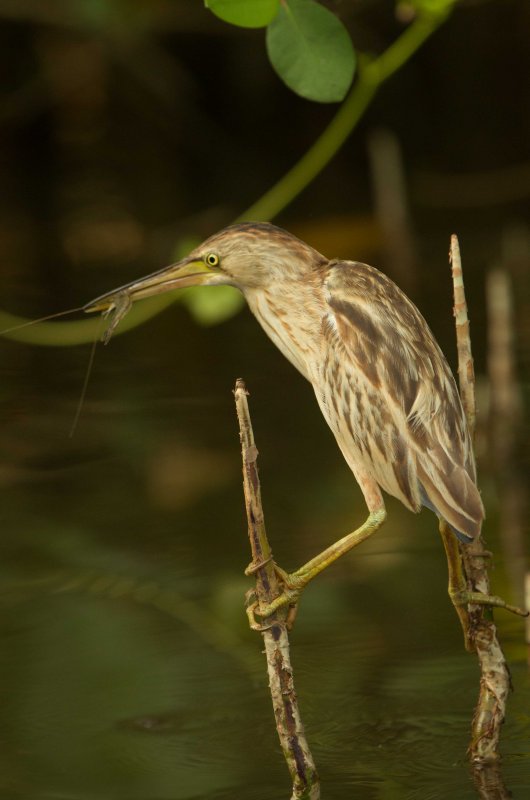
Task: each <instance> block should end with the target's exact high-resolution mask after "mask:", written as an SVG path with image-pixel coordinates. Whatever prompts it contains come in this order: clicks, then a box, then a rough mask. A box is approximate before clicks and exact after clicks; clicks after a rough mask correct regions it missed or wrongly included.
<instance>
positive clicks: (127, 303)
mask: <svg viewBox="0 0 530 800" xmlns="http://www.w3.org/2000/svg"><path fill="white" fill-rule="evenodd" d="M132 303H133V301H132V300H131V296H130V294H129V293H128V292H119V293H118V294H117V295H116V297H115V299H114V300H113V301H112V303H111V304H110V305H109V307H108V308H107V309H106V311H104V312H103V317H105V318H107V317H108V319H109V322H108V325H107V327H106V329H105V331H104V333H103V336H102V337H101V341H102V342H103V344H108V343H109V342H110V340H111V338H112V334H113V333H114V331H115V330H116V328H117V327H118V325H119V324H120V322H121V321H122V319H123V318H124V316H125V315H126V314H128V313H129V311H130V310H131V307H132Z"/></svg>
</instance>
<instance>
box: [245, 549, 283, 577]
mask: <svg viewBox="0 0 530 800" xmlns="http://www.w3.org/2000/svg"><path fill="white" fill-rule="evenodd" d="M271 561H272V553H271V554H270V556H269V557H268V558H264V559H262V560H261V561H251V562H250V564H249V565H248V567H247V568H246V569H245V575H247V576H248V575H255V573H256V572H257V571H258V570H259V569H261V568H262V567H264V566H265V565H266V564H270V562H271ZM275 567H276V565H275Z"/></svg>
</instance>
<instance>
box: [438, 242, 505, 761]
mask: <svg viewBox="0 0 530 800" xmlns="http://www.w3.org/2000/svg"><path fill="white" fill-rule="evenodd" d="M449 260H450V263H451V265H452V275H453V289H454V315H455V324H456V341H457V349H458V380H459V385H460V396H461V398H462V405H463V407H464V412H465V414H466V417H467V423H468V426H469V430H470V433H471V436H472V437H473V434H474V431H475V414H476V408H475V373H474V369H473V357H472V355H471V339H470V335H469V319H468V315H467V304H466V297H465V292H464V281H463V275H462V261H461V258H460V247H459V244H458V238H457V237H456V236H455V235H453V236H451V250H450V253H449ZM458 550H459V556H460V559H461V566H462V568H463V570H462V571H463V575H464V578H465V581H466V583H467V589H468V591H469V592H472V593H475V592H479V593H481V594H483V595H486V596H489V594H490V585H489V575H488V570H487V564H488V559H487V558H486V557H485V556H486V552H485V549H484V543H483V541H482V536H481V535H479V536H478V537H477V538H476V539H475V541H474V542H472V543H471V544H468V545H465V546H462V545H459V548H458ZM467 611H468V615H469V618H468V624H469V635H470V637H471V638H472V643H473V645H474V649H476V652H477V657H478V660H479V665H480V670H481V678H480V691H479V697H478V702H477V706H476V708H475V713H474V715H473V722H472V726H471V742H470V745H469V750H468V753H469V757H470V759H471V761H472V762H473V763H475V764H486V763H491V762H494V761H497V760H498V759H499V758H500V755H499V738H500V732H501V725H502V723H503V722H504V717H505V715H506V698H507V695H508V692H509V691H510V673H509V671H508V667H507V664H506V659H505V657H504V653H503V652H502V649H501V646H500V644H499V640H498V637H497V629H496V627H495V624H494V622H493V613H492V609H491V607H488V606H484V605H475V604H469V605H468V609H467Z"/></svg>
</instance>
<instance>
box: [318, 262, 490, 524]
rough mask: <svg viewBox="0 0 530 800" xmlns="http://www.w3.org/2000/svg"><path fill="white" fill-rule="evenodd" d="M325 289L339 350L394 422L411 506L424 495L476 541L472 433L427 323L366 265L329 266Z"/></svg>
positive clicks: (393, 456) (397, 463)
mask: <svg viewBox="0 0 530 800" xmlns="http://www.w3.org/2000/svg"><path fill="white" fill-rule="evenodd" d="M324 290H325V296H326V300H327V303H328V306H329V315H328V317H329V318H328V322H329V323H330V324H331V329H332V330H334V332H335V336H336V344H337V343H338V344H339V346H340V347H341V348H343V350H344V354H345V361H347V362H349V363H350V365H351V367H352V368H353V370H354V371H355V372H357V373H358V374H359V373H360V374H361V375H363V376H364V378H365V381H364V386H365V387H366V388H367V390H368V391H369V392H370V394H371V398H372V402H375V401H377V402H378V403H383V405H384V407H385V411H386V413H387V416H389V417H390V419H391V420H392V424H393V431H392V439H393V446H392V448H391V450H392V452H389V453H388V454H387V457H388V459H389V460H391V462H392V469H393V472H394V475H395V478H396V479H397V482H398V485H399V486H400V489H401V491H402V493H403V494H404V495H405V497H406V498H407V500H408V501H409V502H408V505H410V506H411V507H415V509H416V510H418V507H419V506H420V505H421V504H422V503H423V499H422V494H426V495H427V498H428V500H429V501H430V503H431V504H432V505H433V506H434V507H435V510H436V511H437V512H438V513H439V514H440V515H441V516H443V517H445V518H446V519H447V521H448V522H449V523H450V524H452V525H453V526H454V527H455V528H456V529H457V530H458V531H459V532H462V533H464V534H465V535H467V533H468V531H469V532H470V535H474V534H475V533H476V532H477V530H478V528H477V526H478V527H480V523H481V521H482V519H483V516H484V511H483V507H482V502H481V500H480V495H479V493H478V490H477V489H476V486H475V464H474V457H473V450H472V446H471V441H470V437H469V432H468V429H467V424H466V420H465V416H464V413H463V411H462V405H461V402H460V397H459V394H458V390H457V388H456V384H455V380H454V378H453V375H452V373H451V370H450V368H449V365H448V363H447V361H446V359H445V357H444V355H443V353H442V351H441V350H440V348H439V346H438V344H437V343H436V341H435V339H434V336H433V334H432V333H431V331H430V329H429V327H428V325H427V323H426V322H425V320H424V318H423V317H422V315H421V314H420V312H419V311H418V309H417V308H416V306H415V305H414V304H413V303H412V302H411V301H410V300H409V299H408V297H407V296H406V295H405V294H404V293H403V292H402V291H401V290H400V289H399V288H398V287H397V286H396V285H395V284H394V283H393V282H392V281H391V280H390V278H388V277H387V276H386V275H384V274H383V273H381V272H379V271H378V270H376V269H375V268H373V267H370V266H368V265H366V264H360V263H357V262H335V263H333V264H332V266H331V268H330V269H328V271H327V274H326V277H325V279H324ZM376 399H377V400H376ZM383 488H385V487H384V486H383ZM423 504H425V503H423Z"/></svg>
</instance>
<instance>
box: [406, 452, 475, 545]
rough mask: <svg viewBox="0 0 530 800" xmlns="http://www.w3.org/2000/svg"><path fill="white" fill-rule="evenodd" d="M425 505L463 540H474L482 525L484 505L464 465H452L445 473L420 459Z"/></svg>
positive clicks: (418, 471) (419, 465)
mask: <svg viewBox="0 0 530 800" xmlns="http://www.w3.org/2000/svg"><path fill="white" fill-rule="evenodd" d="M416 466H417V474H418V479H419V481H420V484H421V487H422V495H423V496H422V501H423V505H425V506H427V507H428V508H430V509H431V510H432V511H434V512H435V514H437V515H438V516H439V517H442V518H443V519H445V520H446V522H447V523H448V524H449V526H450V527H451V528H452V530H453V531H454V533H455V534H456V536H457V537H458V538H459V539H460V541H461V542H464V543H468V542H471V541H473V539H475V538H476V537H477V536H478V535H479V533H480V529H481V527H482V521H483V519H484V516H485V513H484V506H483V504H482V500H481V497H480V493H479V491H478V489H477V486H476V484H475V482H474V481H473V480H472V478H471V477H470V476H469V475H468V473H467V472H466V470H465V469H464V467H461V466H459V465H457V464H453V465H452V470H451V471H449V472H448V473H447V472H444V473H443V474H441V473H439V472H437V471H436V470H434V469H430V470H428V469H426V468H425V466H424V465H423V464H422V463H421V462H418V463H417V465H416Z"/></svg>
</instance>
